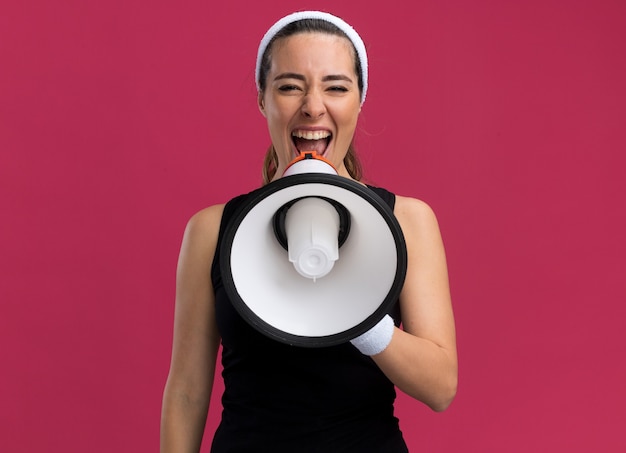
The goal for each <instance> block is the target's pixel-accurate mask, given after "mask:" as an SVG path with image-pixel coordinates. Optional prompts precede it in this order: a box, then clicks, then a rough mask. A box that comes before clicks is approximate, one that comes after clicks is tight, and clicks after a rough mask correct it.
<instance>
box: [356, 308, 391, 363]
mask: <svg viewBox="0 0 626 453" xmlns="http://www.w3.org/2000/svg"><path fill="white" fill-rule="evenodd" d="M394 328H395V324H394V323H393V318H392V317H391V316H389V315H385V317H384V318H383V319H381V320H380V321H378V324H376V325H375V326H374V327H372V328H371V329H370V330H368V331H367V332H365V333H364V334H361V335H359V336H358V337H356V338H353V339H352V340H350V343H352V344H353V345H354V346H355V347H356V348H357V349H358V350H359V351H361V353H362V354H365V355H369V356H372V355H376V354H380V353H381V352H383V351H384V350H385V349H387V346H389V343H391V338H392V337H393V331H394Z"/></svg>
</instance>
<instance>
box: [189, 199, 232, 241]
mask: <svg viewBox="0 0 626 453" xmlns="http://www.w3.org/2000/svg"><path fill="white" fill-rule="evenodd" d="M224 206H225V205H224V204H216V205H213V206H209V207H207V208H204V209H202V210H201V211H198V212H196V213H195V214H194V215H193V216H191V218H189V220H188V221H187V226H186V227H185V233H184V236H183V245H186V246H187V248H195V249H197V250H198V251H200V250H205V251H207V250H209V251H210V250H214V249H215V245H216V243H217V238H218V235H219V230H220V225H221V221H222V213H223V212H224Z"/></svg>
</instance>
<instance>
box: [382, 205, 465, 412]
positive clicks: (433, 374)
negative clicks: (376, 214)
mask: <svg viewBox="0 0 626 453" xmlns="http://www.w3.org/2000/svg"><path fill="white" fill-rule="evenodd" d="M394 211H395V214H396V217H397V218H398V221H399V222H400V226H401V227H402V231H403V232H404V235H405V240H406V244H407V249H408V263H407V275H406V281H405V283H404V287H403V289H402V292H401V294H400V305H401V309H402V323H403V330H400V329H398V328H396V329H395V330H394V334H393V337H392V340H391V343H390V344H389V346H388V347H387V349H385V350H384V351H383V352H381V353H380V354H377V355H375V356H373V357H372V358H373V360H374V361H375V362H376V363H377V364H378V366H379V367H380V368H381V369H382V371H383V372H384V373H385V374H386V375H387V377H388V378H389V379H390V380H391V381H392V382H393V383H394V384H395V385H396V386H397V387H398V388H399V389H400V390H402V391H403V392H405V393H407V394H409V395H411V396H412V397H414V398H416V399H418V400H420V401H422V402H424V403H425V404H427V405H428V406H429V407H431V408H432V409H433V410H436V411H442V410H445V409H446V408H447V407H448V406H449V405H450V403H451V402H452V400H453V399H454V396H455V395H456V388H457V375H458V371H457V368H458V366H457V353H456V334H455V326H454V316H453V312H452V304H451V300H450V290H449V285H448V271H447V265H446V258H445V252H444V247H443V242H442V240H441V235H440V232H439V226H438V224H437V220H436V218H435V215H434V213H433V212H432V210H431V209H430V208H429V207H428V206H427V205H426V204H424V203H422V202H420V201H418V200H415V199H411V198H404V197H397V201H396V208H395V210H394Z"/></svg>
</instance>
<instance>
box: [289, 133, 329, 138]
mask: <svg viewBox="0 0 626 453" xmlns="http://www.w3.org/2000/svg"><path fill="white" fill-rule="evenodd" d="M291 135H293V136H294V137H298V138H304V139H307V140H321V139H323V138H328V137H330V132H328V131H293V132H292V133H291Z"/></svg>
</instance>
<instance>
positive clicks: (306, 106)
mask: <svg viewBox="0 0 626 453" xmlns="http://www.w3.org/2000/svg"><path fill="white" fill-rule="evenodd" d="M324 113H326V105H325V104H324V99H323V98H322V96H321V93H319V92H318V91H317V90H312V91H309V92H308V93H307V94H306V96H305V97H304V98H303V100H302V114H303V115H304V116H305V117H307V118H313V119H317V118H320V117H321V116H323V115H324Z"/></svg>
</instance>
